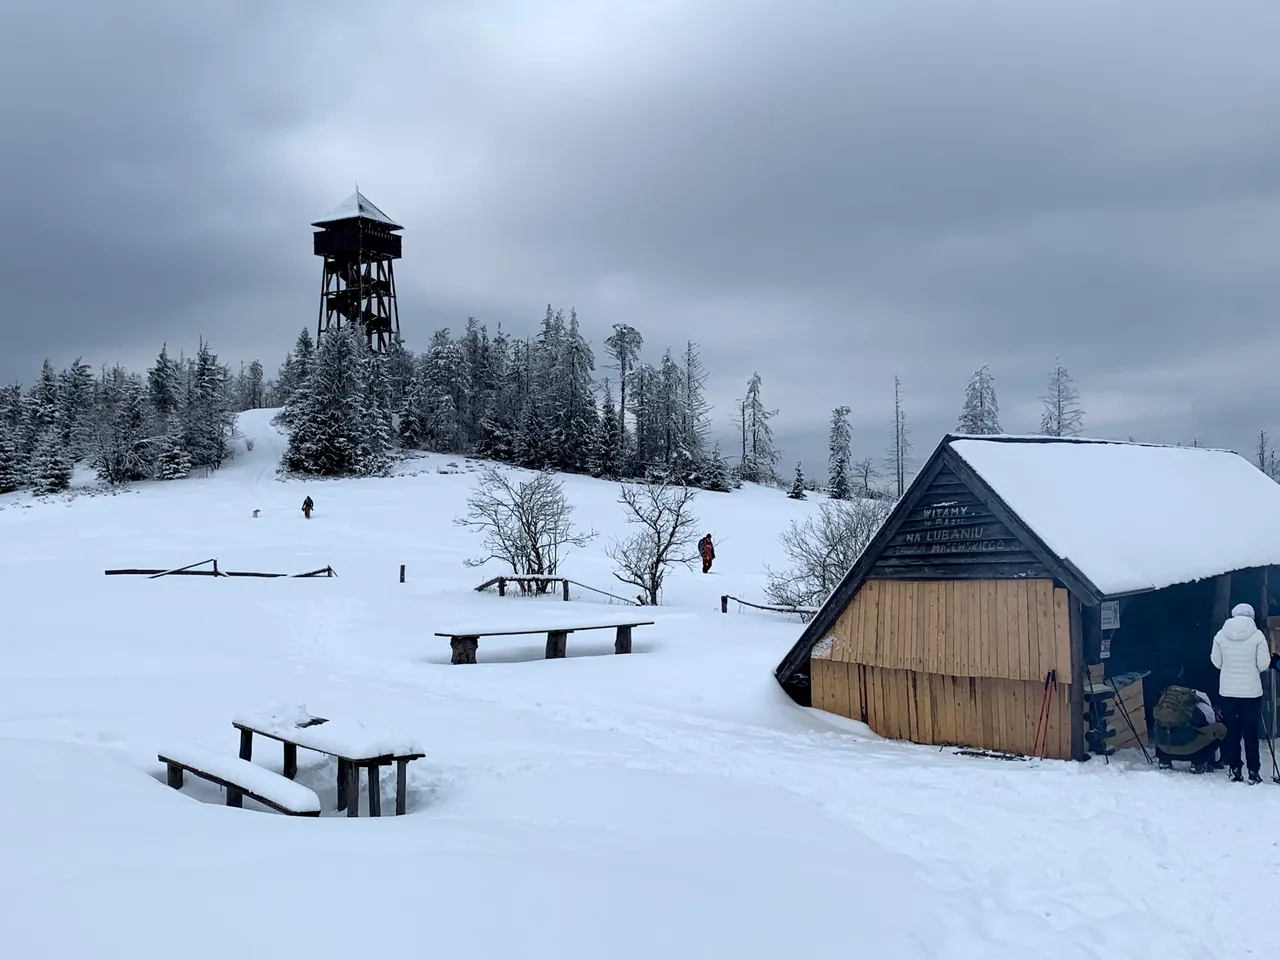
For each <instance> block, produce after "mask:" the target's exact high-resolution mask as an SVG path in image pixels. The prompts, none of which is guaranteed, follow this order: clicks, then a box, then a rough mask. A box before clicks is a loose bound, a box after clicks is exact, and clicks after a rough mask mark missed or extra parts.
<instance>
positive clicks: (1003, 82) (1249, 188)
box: [0, 0, 1280, 471]
mask: <svg viewBox="0 0 1280 960" xmlns="http://www.w3.org/2000/svg"><path fill="white" fill-rule="evenodd" d="M634 6H635V7H636V8H639V7H641V6H643V9H633V8H632V6H631V5H626V6H624V5H620V4H616V3H612V2H605V0H599V2H593V0H579V2H566V3H559V4H555V5H546V4H529V3H519V2H508V3H501V4H486V5H483V7H480V6H476V5H460V4H449V3H434V4H393V3H388V4H382V5H377V6H375V7H373V8H370V9H367V10H363V11H362V10H359V9H357V8H355V7H352V6H350V5H344V4H336V3H327V2H326V3H316V4H302V3H286V4H282V5H274V4H273V5H261V4H251V3H241V4H219V5H215V4H208V5H195V4H193V5H169V6H162V7H154V6H151V5H144V4H142V3H133V4H123V5H121V4H113V5H112V9H111V13H110V15H108V14H107V13H106V12H104V11H103V10H102V9H100V8H99V6H98V5H91V4H87V3H84V4H72V3H67V4H61V5H56V6H55V5H36V4H27V5H25V6H23V7H21V8H19V9H17V10H14V11H6V13H5V14H4V17H5V18H6V20H7V21H8V22H7V23H6V24H5V26H6V29H4V30H2V31H0V64H2V65H0V72H2V73H3V80H4V81H5V82H4V83H3V84H0V122H2V123H4V125H5V129H6V130H9V131H20V135H17V136H7V137H5V138H4V139H3V140H0V182H7V183H10V184H14V185H17V186H18V189H14V190H11V191H10V194H9V203H8V204H7V212H6V217H5V222H6V224H7V229H5V230H4V231H2V232H0V284H3V287H4V289H5V290H6V292H7V297H6V303H5V306H4V313H3V314H0V324H3V325H4V327H5V333H4V342H5V343H6V348H5V350H4V351H3V353H0V378H11V377H24V378H29V377H30V376H32V375H33V374H34V372H35V370H36V369H37V366H38V363H39V358H40V357H42V356H44V355H45V354H49V355H51V356H54V357H55V360H58V361H59V362H65V361H66V360H68V359H70V357H71V356H72V355H74V354H76V353H81V352H93V353H96V354H98V355H100V356H101V357H103V358H112V357H113V356H114V355H113V354H112V351H113V350H114V351H116V353H119V354H122V355H124V354H127V355H128V356H133V355H135V354H141V355H144V356H145V355H149V354H150V353H151V352H154V349H155V348H156V347H158V344H159V341H160V340H163V339H168V340H170V341H171V342H183V341H185V342H187V343H194V340H195V338H196V336H197V335H200V334H204V335H206V336H209V337H211V338H213V340H214V343H215V347H217V348H218V349H220V350H221V352H222V353H223V355H224V356H226V357H238V356H241V355H243V356H245V357H249V356H254V355H257V356H261V357H263V359H264V360H265V361H267V362H268V363H274V362H275V361H276V360H277V359H278V357H279V356H280V355H281V354H282V353H283V351H284V349H286V347H287V346H288V344H289V342H290V341H291V340H292V338H293V336H294V335H295V333H296V331H297V329H298V328H299V327H301V326H302V325H304V324H308V323H310V322H312V319H313V317H314V310H315V296H316V291H315V286H316V284H317V282H318V276H317V274H318V268H317V266H316V264H315V263H314V262H313V260H312V258H311V254H310V240H309V237H308V235H307V234H308V232H309V228H308V226H307V223H308V222H309V220H310V219H312V218H313V217H314V216H316V215H318V214H319V213H321V212H323V210H324V209H326V208H327V207H329V206H331V205H332V204H334V203H336V202H337V201H338V200H340V199H341V198H342V197H343V196H344V195H345V194H346V193H347V192H349V189H350V184H351V182H352V181H353V180H354V179H355V178H357V177H358V178H359V179H360V181H361V183H362V186H363V187H364V188H365V190H366V192H367V193H368V194H369V196H370V197H371V198H372V199H373V200H374V201H375V202H376V203H378V204H379V205H380V206H382V207H383V208H384V209H386V210H387V211H388V212H389V213H390V214H392V215H393V216H395V217H396V218H397V219H399V220H400V221H401V222H402V223H405V224H406V227H407V230H406V238H405V260H404V261H403V263H402V264H401V265H400V267H399V275H398V278H397V279H398V280H399V285H400V290H401V297H402V304H401V314H402V318H403V320H404V323H405V328H406V335H407V337H408V338H409V340H410V342H411V343H414V342H419V343H420V342H422V341H423V340H425V339H426V336H427V334H428V331H429V330H430V329H433V328H435V327H437V326H445V325H448V326H453V327H457V326H458V325H459V324H460V323H461V322H462V321H463V320H464V319H465V317H466V316H467V315H468V314H475V315H477V316H479V317H481V318H482V319H484V320H486V321H487V322H489V323H491V324H494V323H496V322H498V321H501V322H503V324H504V326H506V327H507V328H509V329H510V328H513V327H515V328H520V327H522V326H527V325H529V324H531V323H532V322H533V321H535V320H536V318H537V317H538V316H539V315H540V313H541V309H542V307H543V306H544V305H545V304H546V302H548V301H551V302H554V303H556V304H557V305H564V306H570V305H573V306H576V307H577V308H578V310H579V312H580V314H581V316H582V318H583V321H584V324H585V326H586V327H587V329H588V331H589V332H591V333H593V334H594V335H595V336H596V337H597V339H599V338H601V337H602V336H603V335H604V333H605V332H606V331H607V329H608V325H609V324H610V323H612V322H619V321H620V322H629V323H633V324H635V325H636V326H638V327H639V328H640V329H641V330H642V331H643V332H644V334H645V336H646V340H647V342H648V344H649V345H650V347H652V348H653V350H654V351H655V352H659V351H660V350H661V349H662V348H663V347H664V346H665V345H667V344H668V343H670V344H673V345H678V344H680V343H683V341H684V340H685V339H686V338H692V339H694V340H696V341H698V342H700V343H701V344H702V345H703V348H704V352H705V356H706V360H707V363H708V366H709V367H710V369H711V371H712V373H713V382H712V392H713V399H714V400H715V402H716V404H717V407H718V411H717V412H718V414H719V415H720V416H721V417H722V418H725V419H727V416H728V411H729V407H730V405H731V403H732V400H733V398H735V397H736V396H738V395H739V394H740V392H741V389H742V385H743V384H744V383H745V380H746V378H747V377H748V376H750V374H751V372H752V371H753V370H757V369H758V370H759V371H760V372H761V374H762V375H763V376H764V378H765V387H766V390H767V391H768V402H770V403H772V404H774V405H776V406H778V407H779V408H780V409H781V410H782V412H781V414H780V415H779V419H778V429H779V433H780V435H781V437H782V439H783V441H784V446H787V447H788V448H789V449H788V451H787V454H786V460H787V462H788V463H790V462H792V461H794V460H795V459H797V458H799V457H803V459H805V460H806V462H807V463H809V465H810V470H811V471H816V467H817V465H818V464H819V463H820V461H821V460H822V444H821V436H822V424H823V423H824V421H825V419H826V411H827V410H829V409H830V407H831V406H833V405H835V404H837V403H848V404H850V405H851V406H852V407H854V421H855V440H856V442H857V443H858V444H859V446H860V447H862V448H865V452H866V453H868V454H872V455H878V453H879V452H880V450H881V449H882V447H883V445H884V442H885V440H886V439H887V436H888V433H889V430H888V426H887V425H888V422H889V416H890V403H891V396H890V389H891V378H892V375H893V374H894V373H899V374H900V375H901V376H902V377H903V380H904V389H905V396H906V401H907V404H908V408H907V409H908V414H909V416H910V417H911V421H912V427H913V432H914V435H915V440H916V443H917V446H918V448H920V451H919V452H920V453H922V454H923V453H924V452H925V451H926V449H927V448H928V447H929V446H930V445H931V444H932V442H933V441H934V440H935V439H936V437H937V436H938V435H939V434H940V433H941V432H942V431H943V430H945V429H946V428H948V427H950V426H951V425H952V423H953V420H954V416H955V412H956V410H957V409H958V406H959V399H960V395H961V391H962V390H963V387H964V382H965V379H966V378H967V376H968V374H969V372H970V371H971V370H972V369H974V368H975V367H977V366H978V365H980V364H982V363H984V362H990V363H991V364H992V367H993V369H994V370H995V372H996V375H997V385H998V388H999V390H1000V394H1001V398H1002V400H1003V402H1004V405H1005V411H1006V417H1005V420H1006V427H1007V428H1009V429H1014V430H1027V429H1031V428H1033V427H1034V426H1035V423H1036V420H1037V413H1038V410H1037V404H1036V400H1035V398H1036V397H1037V395H1038V394H1039V393H1040V392H1041V390H1042V389H1043V382H1044V377H1045V373H1046V371H1047V369H1048V367H1049V366H1050V364H1051V363H1052V360H1053V357H1054V355H1056V354H1059V353H1060V354H1062V355H1063V357H1064V359H1065V360H1066V362H1067V363H1068V365H1069V366H1070V368H1071V369H1072V370H1073V372H1074V373H1075V374H1076V376H1077V379H1078V381H1079V385H1080V387H1081V389H1082V391H1083V393H1084V401H1085V406H1086V410H1087V411H1088V413H1089V417H1088V419H1087V422H1088V423H1090V424H1092V425H1093V426H1094V428H1095V430H1097V431H1098V432H1105V433H1107V434H1109V435H1118V436H1125V435H1127V434H1128V433H1130V432H1132V433H1135V434H1138V435H1142V436H1143V437H1144V438H1149V439H1154V440H1177V439H1184V440H1186V439H1190V437H1191V435H1192V434H1193V433H1194V434H1199V435H1200V436H1202V437H1204V438H1205V439H1207V440H1210V441H1212V442H1216V443H1221V444H1224V445H1234V446H1237V447H1246V446H1247V445H1248V443H1249V438H1250V436H1251V435H1252V433H1253V432H1254V431H1255V430H1256V429H1258V428H1259V427H1262V426H1266V425H1268V422H1269V420H1270V418H1271V417H1272V416H1273V413H1272V411H1274V410H1276V408H1277V404H1278V403H1280V387H1276V386H1273V385H1272V383H1271V378H1270V377H1269V376H1267V375H1266V374H1265V372H1264V373H1260V374H1258V375H1256V376H1251V377H1250V378H1249V379H1248V380H1247V389H1245V388H1242V387H1240V386H1236V385H1235V383H1236V382H1237V380H1238V378H1236V377H1234V376H1233V375H1234V373H1235V372H1236V371H1238V370H1239V369H1240V367H1241V363H1240V356H1241V353H1244V354H1247V355H1248V362H1247V364H1246V366H1248V367H1249V369H1251V370H1252V369H1254V368H1255V367H1256V368H1257V369H1258V370H1259V371H1266V370H1268V369H1269V367H1270V366H1271V365H1274V362H1275V360H1276V359H1277V352H1278V346H1280V345H1278V344H1277V342H1276V339H1275V338H1274V337H1273V336H1272V334H1271V329H1272V326H1273V323H1274V321H1273V317H1274V316H1276V315H1277V312H1278V308H1280V294H1277V292H1276V289H1275V285H1274V283H1273V280H1272V278H1273V277H1274V276H1275V275H1276V267H1277V262H1276V261H1277V256H1278V255H1277V253H1276V251H1277V250H1280V216H1278V215H1280V175H1278V174H1277V171H1278V170H1280V162H1278V161H1280V132H1277V131H1280V123H1277V121H1280V100H1278V99H1277V98H1276V97H1275V95H1274V91H1275V90H1276V89H1277V81H1280V66H1277V63H1280V61H1277V59H1276V58H1275V56H1274V38H1275V37H1276V36H1277V28H1278V27H1280V9H1276V8H1275V7H1274V5H1273V4H1270V3H1264V2H1260V0H1258V2H1244V3H1240V4H1235V5H1233V6H1232V7H1231V9H1230V16H1227V15H1226V14H1225V13H1224V12H1219V11H1214V10H1210V9H1209V8H1206V7H1204V6H1203V5H1195V4H1191V3H1188V2H1173V3H1169V2H1165V3H1156V2H1151V0H1148V2H1139V3H1134V4H1125V5H1122V6H1116V5H1114V4H1103V3H1100V2H1088V3H1071V4H1068V3H1048V4H1036V5H1028V4H1024V3H1014V2H1003V3H999V2H986V3H968V4H931V5H927V6H925V5H915V4H903V3H900V2H883V0H881V2H868V3H859V4H849V3H844V2H837V0H826V2H822V0H813V2H800V3H796V4H791V5H786V6H785V7H779V6H778V5H776V4H766V3H763V2H758V0H738V2H732V3H730V2H728V0H721V2H704V3H688V2H685V3H676V2H670V3H655V4H646V5H634ZM10 27H13V28H15V29H9V28H10ZM15 38H16V39H15ZM33 315H37V316H41V317H47V318H49V319H48V322H44V321H43V320H42V322H40V323H37V324H29V323H27V322H26V320H25V319H23V320H21V322H20V318H27V317H30V316H33Z"/></svg>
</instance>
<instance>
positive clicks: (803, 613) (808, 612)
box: [720, 594, 818, 622]
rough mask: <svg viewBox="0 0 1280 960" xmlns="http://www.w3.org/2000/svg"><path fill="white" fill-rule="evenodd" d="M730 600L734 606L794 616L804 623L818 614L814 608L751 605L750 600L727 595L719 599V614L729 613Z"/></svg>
mask: <svg viewBox="0 0 1280 960" xmlns="http://www.w3.org/2000/svg"><path fill="white" fill-rule="evenodd" d="M730 600H732V601H733V602H734V603H736V604H739V605H740V606H743V607H751V608H752V609H755V610H766V611H768V612H769V613H790V614H795V615H796V616H798V617H800V618H801V619H802V620H804V621H806V622H807V621H809V620H811V619H813V616H814V614H816V613H817V612H818V611H817V608H816V607H777V606H770V605H768V604H761V603H752V602H751V601H750V600H743V599H741V598H740V597H733V596H730V595H728V594H724V595H723V596H721V597H720V612H721V613H728V612H729V601H730Z"/></svg>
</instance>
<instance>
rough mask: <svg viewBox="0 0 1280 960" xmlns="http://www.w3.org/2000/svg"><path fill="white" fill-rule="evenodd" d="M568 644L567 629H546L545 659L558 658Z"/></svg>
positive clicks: (561, 655) (563, 653)
mask: <svg viewBox="0 0 1280 960" xmlns="http://www.w3.org/2000/svg"><path fill="white" fill-rule="evenodd" d="M568 646H569V631H568V630H548V631H547V659H548V660H558V659H559V658H561V657H563V656H564V655H565V653H566V651H567V648H568Z"/></svg>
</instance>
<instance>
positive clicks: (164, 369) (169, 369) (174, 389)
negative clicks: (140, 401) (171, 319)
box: [147, 343, 183, 423]
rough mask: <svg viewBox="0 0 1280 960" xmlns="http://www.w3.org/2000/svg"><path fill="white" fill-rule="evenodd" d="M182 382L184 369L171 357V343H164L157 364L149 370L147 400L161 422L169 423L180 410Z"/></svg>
mask: <svg viewBox="0 0 1280 960" xmlns="http://www.w3.org/2000/svg"><path fill="white" fill-rule="evenodd" d="M182 383H183V377H182V371H181V369H180V368H179V366H178V364H177V363H176V362H175V361H174V360H172V359H171V358H170V357H169V345H168V344H167V343H166V344H163V345H162V346H161V347H160V355H159V356H158V357H156V362H155V365H154V366H153V367H152V368H151V369H150V370H148V371H147V400H148V402H149V403H150V404H151V410H152V412H153V413H154V414H155V417H156V419H157V420H158V421H159V422H160V423H168V422H169V418H170V417H172V416H174V415H175V414H176V413H177V412H178V410H179V406H180V403H181V399H182Z"/></svg>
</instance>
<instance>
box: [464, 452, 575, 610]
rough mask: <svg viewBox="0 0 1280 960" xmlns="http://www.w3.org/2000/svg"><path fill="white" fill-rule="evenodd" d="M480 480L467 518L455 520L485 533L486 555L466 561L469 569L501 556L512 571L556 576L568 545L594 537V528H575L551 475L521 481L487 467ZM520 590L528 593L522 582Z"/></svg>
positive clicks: (542, 586) (469, 501) (570, 509)
mask: <svg viewBox="0 0 1280 960" xmlns="http://www.w3.org/2000/svg"><path fill="white" fill-rule="evenodd" d="M479 481H480V482H479V485H478V486H477V487H476V489H475V490H474V492H472V494H471V496H470V497H468V498H467V514H466V516H464V517H457V518H455V519H454V521H453V522H454V523H456V524H457V525H458V526H460V527H469V528H471V529H473V530H478V531H480V532H481V533H482V534H483V535H484V548H485V549H486V550H487V551H488V554H487V555H486V556H483V557H477V558H475V559H472V560H466V561H464V562H465V563H466V565H467V566H469V567H478V566H480V565H481V564H484V563H487V562H488V561H490V560H501V561H503V562H504V563H507V564H509V565H510V567H511V572H512V573H513V574H517V575H518V574H528V575H542V576H555V574H556V570H557V569H558V568H559V566H560V560H561V559H562V556H561V554H562V552H563V551H564V548H565V547H570V546H573V547H585V546H586V545H587V544H588V543H589V542H590V541H591V540H592V539H594V537H595V536H596V533H595V531H594V530H589V531H587V532H585V533H577V532H575V531H574V529H573V522H572V521H571V519H570V516H571V515H572V513H573V507H572V506H570V505H569V502H568V501H567V500H565V498H564V487H563V485H562V484H561V483H560V481H558V480H556V478H555V476H554V475H553V474H550V473H539V474H538V475H537V476H535V477H533V478H532V479H530V480H525V481H519V480H517V479H515V478H514V477H513V476H512V474H511V473H509V472H507V471H504V470H500V469H498V468H497V467H495V466H493V465H489V466H487V467H485V468H484V469H483V470H481V471H480V473H479ZM546 589H547V584H545V583H543V584H538V585H537V592H538V593H544V592H545V591H546ZM521 592H528V588H527V587H526V586H525V585H524V584H521Z"/></svg>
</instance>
